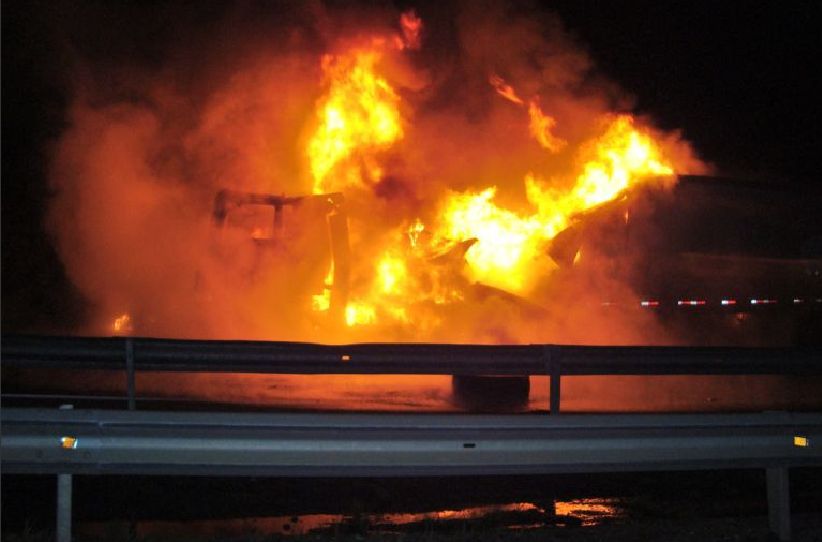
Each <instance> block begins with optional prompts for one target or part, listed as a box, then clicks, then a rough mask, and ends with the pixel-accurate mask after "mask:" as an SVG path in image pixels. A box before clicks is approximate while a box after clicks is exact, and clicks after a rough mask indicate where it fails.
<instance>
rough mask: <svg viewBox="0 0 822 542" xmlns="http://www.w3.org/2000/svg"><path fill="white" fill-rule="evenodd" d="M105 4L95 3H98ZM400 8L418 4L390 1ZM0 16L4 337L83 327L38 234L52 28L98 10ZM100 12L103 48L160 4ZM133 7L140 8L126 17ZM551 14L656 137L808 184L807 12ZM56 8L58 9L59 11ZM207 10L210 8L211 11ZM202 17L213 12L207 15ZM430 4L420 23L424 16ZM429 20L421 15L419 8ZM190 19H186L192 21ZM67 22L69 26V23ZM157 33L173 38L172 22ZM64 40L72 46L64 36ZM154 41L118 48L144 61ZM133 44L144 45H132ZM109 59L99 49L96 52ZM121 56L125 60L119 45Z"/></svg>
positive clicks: (564, 8) (814, 111) (687, 9)
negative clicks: (647, 119) (670, 136)
mask: <svg viewBox="0 0 822 542" xmlns="http://www.w3.org/2000/svg"><path fill="white" fill-rule="evenodd" d="M103 4H105V3H103ZM398 4H399V5H400V7H402V8H405V7H406V6H413V5H416V4H415V3H414V2H409V1H403V2H398ZM78 5H79V6H80V7H79V8H77V9H75V7H74V6H75V5H74V4H54V3H51V2H28V1H5V2H3V4H2V75H3V77H2V330H3V332H14V331H44V330H54V329H60V327H61V326H70V325H71V322H73V321H76V320H77V319H80V318H82V309H81V307H82V303H81V302H80V300H79V297H78V295H77V294H76V293H75V292H74V291H73V290H72V288H71V287H70V285H69V284H68V283H67V281H66V279H65V277H64V274H63V271H62V269H61V266H60V264H59V261H58V259H57V257H56V255H55V253H54V251H53V249H52V248H51V245H50V242H49V240H48V238H47V237H46V235H45V234H44V232H43V227H42V222H43V213H44V209H45V201H46V200H47V197H48V187H47V183H46V180H45V168H46V157H47V156H48V146H49V145H50V144H51V143H52V142H53V141H54V139H55V138H56V137H57V136H58V135H59V133H60V130H61V127H62V124H63V119H64V114H65V106H66V104H67V93H66V87H65V85H64V83H65V81H66V78H65V77H64V75H65V74H64V72H63V70H62V68H61V67H62V64H63V63H64V61H65V59H66V51H65V50H63V44H64V43H65V42H64V41H62V40H61V39H59V37H58V34H59V35H62V36H65V35H66V32H61V31H58V29H60V28H61V18H62V17H64V16H65V15H66V14H68V13H72V14H74V12H75V11H80V12H82V11H83V8H84V7H85V8H88V6H89V5H91V6H94V5H95V3H92V4H89V3H88V2H81V3H79V4H78ZM123 5H124V6H125V7H123V8H122V13H119V12H118V11H117V10H114V9H111V5H109V6H108V7H107V9H106V10H105V12H106V13H107V14H108V15H107V16H106V17H102V18H100V17H98V18H95V19H93V20H92V22H91V23H89V24H90V25H97V26H96V27H89V28H85V29H83V31H85V32H87V33H88V32H92V33H97V32H99V33H101V34H103V35H108V36H109V38H110V37H111V36H112V35H113V36H115V37H116V36H117V35H118V33H124V34H126V35H127V34H129V33H134V32H145V28H142V29H139V28H136V25H131V24H129V20H130V18H132V17H135V16H137V17H144V18H146V20H152V19H151V17H147V16H146V12H148V11H150V10H152V9H156V8H157V6H158V5H164V4H160V3H153V4H152V3H135V5H128V6H126V5H125V4H123ZM137 5H139V6H142V7H136V6H137ZM186 5H187V6H188V7H189V8H190V11H191V12H192V14H191V17H190V18H189V22H191V21H197V20H198V17H199V18H201V19H202V21H203V24H208V22H209V17H212V16H215V13H216V14H217V15H219V11H220V6H221V5H222V4H220V3H204V5H206V6H210V7H207V8H205V9H206V12H205V13H202V12H203V11H204V8H202V7H200V3H197V2H192V3H188V4H181V6H182V7H180V6H178V8H179V10H182V11H183V12H185V10H186V9H187V8H186V7H185V6H186ZM537 5H541V6H543V7H544V9H548V8H550V9H553V10H554V11H556V12H558V13H559V15H560V17H561V18H562V19H563V20H564V22H565V23H566V26H567V27H568V29H569V30H570V31H571V32H572V33H573V34H574V35H575V36H576V37H577V39H578V40H579V41H580V42H581V43H583V44H584V45H585V46H586V47H587V49H588V50H589V52H590V53H591V56H592V57H593V58H594V60H595V61H596V63H597V65H598V67H599V69H600V71H602V72H604V74H605V75H607V76H608V77H609V78H610V79H612V80H615V81H616V82H617V83H618V84H619V85H621V86H622V87H623V88H624V89H626V90H627V91H629V92H631V93H633V95H634V97H635V99H636V109H637V111H640V112H642V113H646V114H649V115H650V116H651V117H653V118H654V119H655V121H656V123H657V124H658V125H659V126H660V127H662V128H665V129H674V128H679V129H682V131H683V133H684V135H685V137H686V138H687V139H688V140H690V141H691V142H692V143H693V144H694V145H695V147H696V149H697V150H698V152H699V153H700V154H701V156H702V157H703V158H704V159H706V160H707V161H709V162H712V163H714V164H716V165H717V166H718V169H719V171H720V172H722V173H725V174H730V175H739V176H746V177H756V178H764V179H768V178H771V179H785V181H784V182H791V183H793V184H795V185H796V186H798V187H807V186H810V184H811V183H812V184H816V183H817V182H819V181H818V177H819V175H818V173H817V164H816V161H817V160H818V157H819V150H820V148H822V145H820V143H822V141H820V122H819V121H820V119H819V117H820V115H819V110H820V107H819V96H818V94H817V93H816V91H815V88H814V87H815V83H816V81H815V79H817V78H818V73H819V61H818V60H819V58H818V57H819V51H820V43H819V42H820V38H819V35H820V32H819V28H820V25H819V22H820V21H819V19H818V18H817V17H816V16H815V14H814V13H813V11H814V10H813V7H812V3H811V2H746V3H736V2H728V3H724V2H692V1H691V2H685V1H681V2H680V1H677V2H665V1H656V2H653V1H625V2H604V1H593V0H559V1H554V2H548V1H545V2H541V3H538V4H537ZM56 6H58V7H56ZM215 6H216V7H215ZM208 10H211V11H212V12H214V13H209V12H208ZM426 11H427V8H426V6H421V9H420V12H421V13H422V14H423V16H425V13H426ZM428 11H430V9H429V10H428ZM195 12H196V13H195ZM76 20H77V19H76V17H75V19H74V22H75V23H76ZM164 24H165V26H162V25H161V26H160V27H159V31H160V34H161V36H166V37H168V36H169V35H171V34H173V32H174V26H173V23H169V22H165V23H164ZM68 35H69V38H71V37H72V34H71V33H70V32H69V33H68ZM154 41H155V38H154V37H153V36H150V35H149V36H148V37H147V38H142V40H141V38H135V37H134V36H131V37H128V36H126V40H125V41H124V43H126V44H128V46H129V47H132V48H133V54H134V55H135V56H141V57H145V58H144V59H148V60H149V61H150V59H151V56H152V54H153V53H154V52H155V51H156V49H154V47H156V44H155V43H154ZM140 44H143V45H144V46H145V47H141V45H140ZM97 53H98V54H101V55H105V54H106V51H105V50H102V51H97ZM118 53H119V54H126V55H127V54H128V53H129V49H128V47H125V48H123V49H121V50H119V51H118Z"/></svg>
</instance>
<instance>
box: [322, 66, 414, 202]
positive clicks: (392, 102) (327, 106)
mask: <svg viewBox="0 0 822 542" xmlns="http://www.w3.org/2000/svg"><path fill="white" fill-rule="evenodd" d="M379 60H380V54H379V52H377V51H374V50H357V51H354V52H351V53H348V54H345V55H338V56H331V55H326V56H325V57H323V61H322V68H323V71H324V72H325V75H326V78H327V79H328V81H329V86H328V93H327V94H326V95H325V96H324V97H323V98H322V99H321V100H320V101H319V103H318V104H317V116H318V118H319V125H318V126H317V130H316V131H315V132H314V135H313V137H312V138H311V140H310V141H309V143H308V157H309V160H310V163H311V173H312V176H313V178H314V193H315V194H322V193H327V192H336V191H340V190H342V189H344V188H346V187H348V186H358V185H363V184H367V183H368V182H371V183H373V182H377V181H379V179H380V177H381V176H382V171H381V169H380V168H379V166H378V165H377V164H376V162H375V160H374V154H375V153H376V152H377V151H379V150H382V149H385V148H386V147H388V146H389V145H391V144H392V143H394V142H395V141H397V140H399V139H401V138H402V137H403V128H402V119H401V117H400V113H399V107H398V106H399V97H398V96H397V94H396V93H395V92H394V89H393V88H392V87H391V85H389V84H388V82H387V81H386V80H385V79H384V78H382V77H380V76H378V75H377V74H376V73H375V66H376V64H377V63H378V62H379ZM355 155H356V156H358V157H359V158H360V159H361V160H363V162H362V163H351V162H349V161H348V159H349V158H351V157H353V156H355ZM363 165H364V166H365V169H366V171H363V167H362V166H363ZM332 173H333V174H332Z"/></svg>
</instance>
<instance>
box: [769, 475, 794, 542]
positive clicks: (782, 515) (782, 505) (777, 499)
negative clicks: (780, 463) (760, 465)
mask: <svg viewBox="0 0 822 542" xmlns="http://www.w3.org/2000/svg"><path fill="white" fill-rule="evenodd" d="M765 475H766V478H767V484H768V525H769V527H770V530H771V533H772V534H774V535H775V536H776V538H777V540H779V541H780V542H787V541H789V540H790V539H791V499H790V484H789V479H788V467H773V468H769V469H765Z"/></svg>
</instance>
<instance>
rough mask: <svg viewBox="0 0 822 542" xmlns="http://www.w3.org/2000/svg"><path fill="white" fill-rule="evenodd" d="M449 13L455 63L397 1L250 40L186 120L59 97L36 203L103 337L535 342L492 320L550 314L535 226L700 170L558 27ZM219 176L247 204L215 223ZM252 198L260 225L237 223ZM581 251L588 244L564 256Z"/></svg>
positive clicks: (547, 273)
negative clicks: (253, 43) (57, 132)
mask: <svg viewBox="0 0 822 542" xmlns="http://www.w3.org/2000/svg"><path fill="white" fill-rule="evenodd" d="M469 8H470V3H467V4H466V13H465V14H464V15H465V17H468V19H465V20H463V19H460V20H459V21H458V22H457V23H455V24H457V25H459V29H460V32H459V35H458V36H456V37H455V39H456V40H458V41H459V42H460V44H459V45H460V47H458V48H457V50H456V51H454V52H453V56H448V55H439V54H438V53H439V52H437V51H433V53H437V54H431V53H432V51H428V50H426V47H428V44H426V43H425V39H426V36H425V33H424V32H423V30H424V27H423V21H422V20H421V19H420V18H419V17H418V16H417V15H416V14H415V13H413V12H406V13H404V14H402V15H401V16H399V17H397V18H395V19H393V22H392V23H388V22H387V21H388V18H379V17H377V18H375V19H374V21H379V22H374V25H373V26H372V23H371V22H366V20H365V19H362V20H361V19H356V20H355V21H354V22H349V23H347V24H350V25H351V26H350V27H346V26H345V25H343V24H342V23H341V24H340V29H337V28H336V27H335V29H334V30H329V32H330V33H329V34H328V35H325V34H323V35H324V38H323V39H322V40H319V39H318V43H316V44H312V47H307V48H305V49H300V50H299V52H297V53H294V52H293V51H292V50H285V51H283V52H277V51H274V52H268V53H271V56H270V57H269V56H266V55H267V54H268V53H267V52H262V53H259V54H260V55H261V60H260V61H259V63H254V62H249V63H248V67H243V68H236V73H234V72H232V73H233V74H234V75H233V76H232V77H230V78H227V79H226V81H225V82H222V83H215V87H216V89H217V91H215V92H213V95H211V94H209V98H208V99H207V100H197V101H193V102H192V103H191V104H189V105H190V108H183V109H184V110H185V111H184V113H180V112H179V111H178V109H179V104H180V103H186V104H188V102H186V101H185V99H186V98H185V97H184V96H177V95H174V92H173V91H172V90H170V89H169V88H168V87H167V86H164V85H154V86H152V87H151V89H150V90H149V91H146V92H145V94H146V97H145V99H144V100H130V101H129V102H128V103H126V104H116V107H115V106H112V107H108V106H106V105H99V104H107V103H108V102H106V100H96V101H94V100H90V101H89V103H88V104H86V103H79V104H77V105H75V108H74V109H73V110H72V118H71V121H72V122H71V123H69V124H68V125H69V126H70V128H68V129H67V132H66V134H65V135H64V136H63V138H62V139H61V142H60V145H59V154H58V156H57V157H56V159H55V160H54V164H55V165H54V168H53V170H54V179H55V184H56V188H57V190H55V192H56V193H57V194H58V197H57V198H56V199H55V201H56V203H55V205H54V208H53V209H52V213H51V214H52V221H53V222H54V223H55V224H56V226H55V228H54V230H55V237H56V238H58V240H59V243H60V247H59V250H60V252H61V255H62V257H63V259H64V261H65V264H66V268H67V270H68V272H69V274H70V276H71V277H72V280H73V281H75V283H76V284H77V285H78V287H79V288H80V289H81V290H82V291H83V293H84V295H87V296H88V297H89V299H91V300H93V301H94V302H95V303H97V304H98V305H99V306H100V307H105V314H104V315H101V320H104V321H105V326H106V328H108V329H107V330H106V331H107V332H111V330H112V329H113V331H114V332H115V333H123V332H131V330H132V328H133V329H134V332H137V333H155V334H158V335H163V334H171V335H178V336H186V335H187V336H211V337H236V338H275V339H289V340H294V339H298V340H319V341H352V340H449V341H450V340H462V341H490V342H513V341H519V340H534V339H535V338H536V337H535V336H534V335H531V336H528V337H527V338H526V335H525V334H524V333H521V332H520V329H519V328H520V327H521V326H518V325H517V324H515V323H514V322H515V320H514V319H513V318H512V317H511V316H512V314H513V313H515V312H516V310H519V308H520V307H523V306H525V305H526V304H527V305H528V307H531V306H535V307H537V309H540V310H541V309H544V308H545V307H546V306H549V305H550V304H551V302H552V301H551V299H549V298H548V295H549V293H550V292H551V291H552V288H551V287H552V284H553V282H552V281H554V279H555V277H556V276H557V275H558V273H559V271H558V270H557V264H556V263H554V262H553V260H552V259H551V257H549V255H548V252H549V247H550V245H551V242H552V240H553V239H554V238H555V236H557V235H558V234H559V233H560V232H562V231H563V230H565V229H566V228H568V227H569V226H571V225H572V224H573V223H574V221H575V220H576V219H577V216H578V215H580V214H581V213H584V212H585V211H587V210H589V209H592V208H594V207H596V206H598V205H602V204H604V203H606V202H609V201H612V200H614V199H615V198H619V197H621V195H622V194H623V193H624V192H626V191H629V190H631V189H632V188H633V187H635V186H636V185H638V184H642V183H653V182H667V181H664V180H663V181H660V179H661V178H663V177H666V178H671V177H672V176H673V175H674V174H675V173H676V172H677V171H679V170H681V169H682V165H683V164H686V165H687V164H692V163H695V162H697V161H696V160H694V159H692V155H690V154H688V153H689V152H690V151H689V150H688V149H687V145H685V144H682V143H680V142H678V141H676V137H675V136H671V135H670V134H666V135H664V136H660V135H659V132H656V131H654V130H653V129H652V127H651V126H650V124H649V123H647V122H646V121H640V120H639V118H634V117H633V116H631V115H628V114H614V113H613V112H610V111H609V110H608V107H609V104H611V103H612V100H610V99H609V98H608V97H607V94H608V93H607V92H604V91H602V90H601V89H596V88H591V87H590V86H586V85H588V84H589V78H587V77H586V74H585V73H582V72H578V70H581V69H582V68H579V66H584V65H586V62H577V60H579V55H580V53H578V52H576V51H575V50H573V46H571V45H568V44H567V43H566V41H565V40H564V38H563V37H562V36H559V37H558V38H556V40H555V41H554V42H551V43H548V42H547V41H545V39H546V38H545V36H542V35H540V34H528V33H529V32H531V31H532V30H531V29H533V28H536V27H535V26H532V24H531V22H530V21H526V22H523V23H522V24H519V23H518V24H513V26H512V28H511V29H510V30H505V28H504V24H505V23H504V22H500V21H497V20H496V19H494V17H493V13H491V14H486V13H485V12H484V10H476V11H475V10H472V9H469ZM492 11H493V10H492ZM396 15H399V14H396ZM498 15H500V16H501V14H498ZM471 17H474V18H476V19H477V20H478V23H482V24H469V23H470V21H471V20H473V19H471ZM506 17H507V15H506ZM526 23H527V24H526ZM483 25H486V26H483ZM332 26H333V25H332ZM323 28H325V27H323ZM343 28H344V30H343ZM483 29H499V32H497V33H495V32H493V31H484V30H483ZM435 30H441V29H440V28H439V27H438V28H437V29H435ZM480 30H483V31H482V32H480ZM555 31H556V30H552V32H555ZM523 32H524V33H525V34H527V35H522V33H523ZM298 34H299V33H295V34H294V36H295V37H294V40H295V41H293V43H296V44H299V43H300V42H299V40H298V39H297V37H296V36H297V35H298ZM305 35H306V36H309V35H314V34H312V33H311V32H307V33H305ZM432 35H435V32H432ZM306 39H308V38H306ZM438 39H439V38H438ZM440 41H441V42H442V44H440V46H442V47H445V46H446V45H443V44H446V43H450V42H449V41H448V40H447V39H442V40H440ZM288 43H292V41H291V40H290V38H289V41H288ZM289 47H290V45H289ZM321 47H322V49H320V48H321ZM506 48H508V49H510V51H508V50H506ZM255 50H256V49H255ZM417 51H418V52H417ZM545 51H550V52H551V53H552V54H543V53H545ZM556 51H564V53H567V55H566V54H561V55H558V54H553V53H554V52H556ZM312 62H313V63H317V64H318V65H319V68H320V71H319V75H318V72H316V71H314V70H309V69H306V68H305V67H306V65H308V63H312ZM238 64H240V63H238ZM428 64H433V65H432V66H429V65H428ZM243 66H245V65H243ZM534 66H537V67H534ZM232 69H233V68H232ZM495 70H505V73H506V75H510V77H511V82H510V83H509V82H508V81H506V80H505V79H503V78H502V77H500V76H499V75H496V74H495V73H496V72H495ZM489 73H490V74H494V75H491V76H490V78H489V77H488V74H489ZM590 80H592V81H593V80H595V78H590ZM489 83H490V85H489ZM135 84H136V83H135ZM590 84H591V85H593V84H594V83H590ZM220 85H222V86H220ZM137 86H139V85H137ZM193 94H196V93H193ZM102 95H103V96H108V94H105V93H103V94H102ZM581 96H585V97H584V98H583V97H581ZM591 96H593V98H590V97H591ZM589 98H590V99H589ZM143 104H151V107H147V106H144V105H143ZM203 104H205V105H203ZM198 107H200V108H202V111H200V110H199V109H197V108H198ZM189 109H190V110H189ZM192 111H196V112H197V113H198V114H200V117H199V118H197V119H195V120H196V121H197V122H192V118H191V117H192V115H191V114H190V113H191V112H192ZM192 126H193V127H192ZM181 134H182V137H181ZM672 141H673V142H672ZM683 157H684V158H683ZM219 189H228V190H229V191H235V192H237V193H253V194H255V195H256V196H259V197H255V198H250V199H249V201H251V202H252V204H251V205H248V206H246V207H243V205H245V204H237V206H236V208H233V207H232V208H230V209H228V210H227V211H226V209H223V211H225V212H227V213H228V214H229V215H230V218H229V219H226V217H225V216H222V215H221V218H220V222H221V228H223V229H222V230H219V231H217V230H216V229H215V228H214V226H213V221H212V220H210V219H211V218H212V217H210V216H209V215H208V210H204V206H203V202H209V201H213V198H214V194H215V192H217V190H219ZM335 192H342V193H343V194H344V197H341V196H339V195H333V196H331V195H330V194H331V193H335ZM308 193H311V194H314V195H319V194H322V195H326V194H328V195H329V196H328V197H327V198H326V197H322V198H304V197H302V196H306V195H307V194H308ZM272 195H275V196H276V197H271V196H272ZM282 196H284V197H282ZM292 196H295V197H294V198H292ZM285 200H288V201H289V203H287V204H283V203H282V201H285ZM292 200H293V201H292ZM123 201H128V202H129V205H130V209H132V210H133V212H129V213H122V212H120V209H121V206H122V202H123ZM272 201H273V202H275V203H271V202H272ZM260 202H262V203H263V205H265V204H266V202H268V203H269V204H270V205H274V208H275V209H277V212H276V214H275V216H274V220H273V222H272V217H271V216H270V214H269V215H267V216H262V213H261V214H260V216H261V218H259V220H258V216H257V215H256V214H254V213H255V212H256V210H258V209H259V207H258V206H257V207H254V206H256V205H257V204H258V203H260ZM276 202H279V203H276ZM246 203H247V202H246ZM292 203H293V205H292ZM270 205H269V207H266V208H265V209H266V210H267V211H271V206H270ZM277 205H279V207H277ZM283 205H285V207H283ZM198 206H199V207H198ZM249 207H254V208H255V210H254V211H252V210H250V209H249ZM240 208H242V209H240ZM332 208H333V210H332ZM192 209H196V212H194V211H192ZM231 213H236V215H231ZM300 213H304V214H300ZM312 213H313V214H312ZM321 213H326V214H325V215H323V214H321ZM224 214H225V213H224ZM193 216H196V217H197V218H196V219H194V218H192V217H193ZM346 216H347V221H346V218H345V217H346ZM232 219H236V222H232ZM332 222H333V228H332V227H331V226H332ZM272 224H273V225H272ZM334 228H336V230H334V231H337V232H339V231H344V234H345V239H344V242H342V241H339V239H329V237H330V236H331V235H332V231H331V230H332V229H334ZM255 232H256V233H255ZM141 251H142V252H141ZM589 254H590V256H589ZM571 256H573V254H572V255H571ZM580 257H581V256H580V254H579V253H577V255H576V260H577V261H578V260H579V258H580ZM594 257H595V251H591V252H588V251H587V248H586V254H585V260H583V261H584V262H588V261H591V260H590V259H593V258H594ZM589 258H590V259H589ZM343 260H344V261H343ZM580 267H584V265H583V266H580ZM138 270H139V271H138ZM334 281H340V282H341V283H340V284H335V283H334ZM546 292H548V293H546ZM541 296H542V297H541ZM500 299H501V300H503V301H501V302H499V303H497V301H498V300H500ZM506 303H508V304H507V305H506ZM483 304H485V305H483ZM512 306H514V307H515V309H516V310H515V309H511V310H510V311H509V310H508V309H510V308H511V307H512ZM478 307H481V309H480V308H478ZM124 311H127V312H124ZM102 312H104V309H101V313H102ZM126 314H128V315H130V316H126ZM533 314H536V313H533ZM539 314H544V312H543V313H539ZM115 315H116V316H117V319H116V320H115V319H114V317H115ZM529 318H530V316H529ZM112 321H114V323H113V324H112ZM537 324H538V325H537ZM152 326H154V327H152ZM534 327H535V328H539V330H540V332H541V330H542V329H545V327H546V326H544V325H543V323H542V322H541V321H540V322H536V324H535V325H534ZM480 328H484V329H486V330H489V331H482V332H480V331H477V330H478V329H480ZM492 328H493V329H492ZM457 329H460V330H461V331H460V332H457ZM539 338H543V337H542V335H539Z"/></svg>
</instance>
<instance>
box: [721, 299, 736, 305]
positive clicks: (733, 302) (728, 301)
mask: <svg viewBox="0 0 822 542" xmlns="http://www.w3.org/2000/svg"><path fill="white" fill-rule="evenodd" d="M721 303H722V304H723V305H736V299H723V300H722V301H721Z"/></svg>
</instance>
